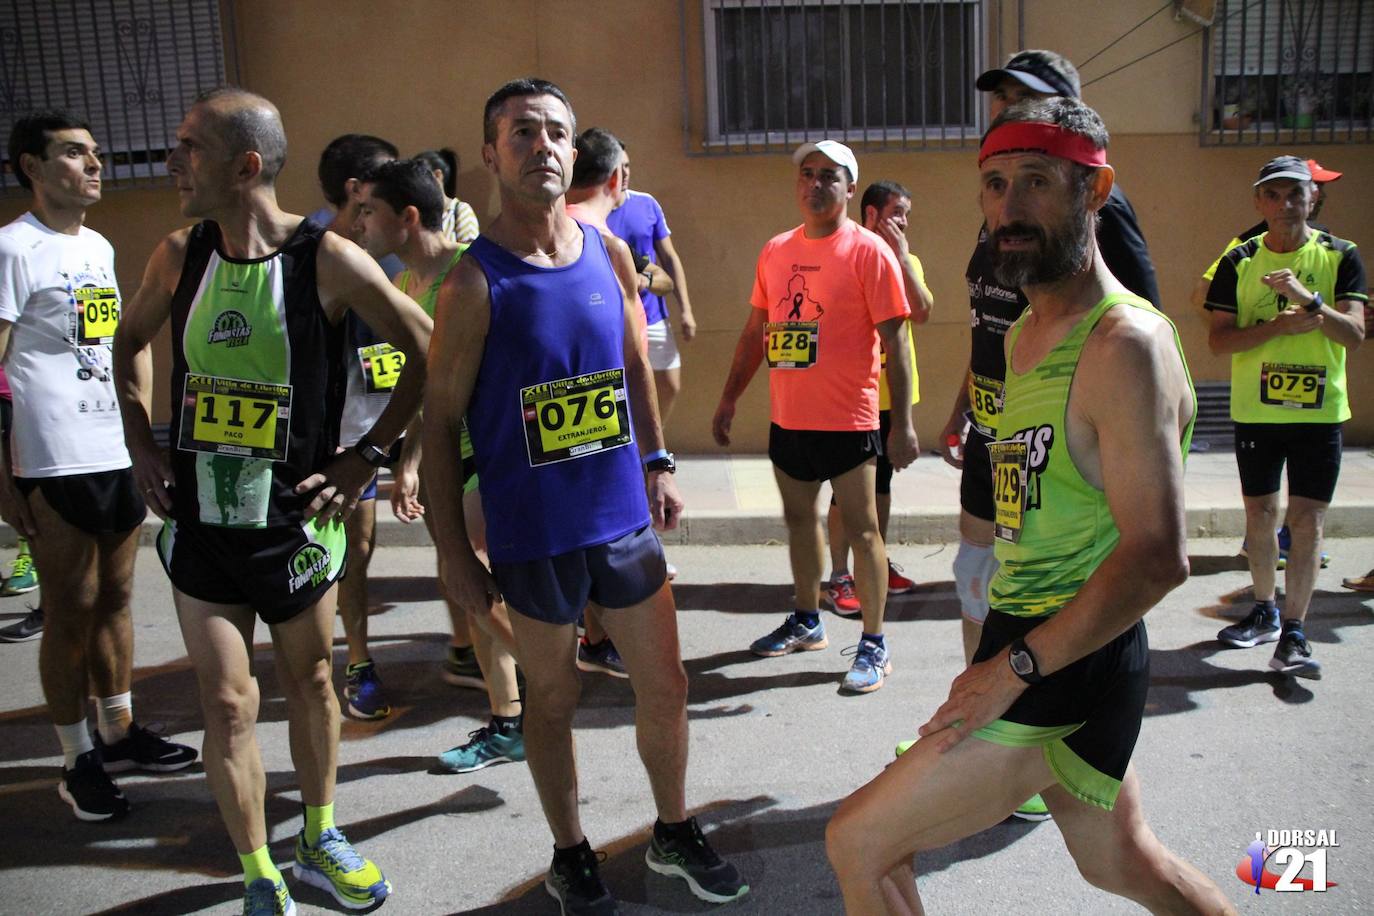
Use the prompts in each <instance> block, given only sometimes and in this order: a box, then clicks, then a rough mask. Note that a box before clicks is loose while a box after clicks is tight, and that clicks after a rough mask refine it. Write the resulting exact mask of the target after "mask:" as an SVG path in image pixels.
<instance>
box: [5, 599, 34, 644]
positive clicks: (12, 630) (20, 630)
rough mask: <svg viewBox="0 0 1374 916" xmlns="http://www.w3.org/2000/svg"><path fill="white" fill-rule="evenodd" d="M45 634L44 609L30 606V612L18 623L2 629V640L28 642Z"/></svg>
mask: <svg viewBox="0 0 1374 916" xmlns="http://www.w3.org/2000/svg"><path fill="white" fill-rule="evenodd" d="M42 635H43V609H42V608H41V607H33V608H29V613H28V615H27V616H25V617H24V619H23V620H20V621H18V622H16V623H12V624H10V625H9V626H7V627H4V628H2V629H0V642H28V641H29V640H30V639H37V638H38V637H40V636H42Z"/></svg>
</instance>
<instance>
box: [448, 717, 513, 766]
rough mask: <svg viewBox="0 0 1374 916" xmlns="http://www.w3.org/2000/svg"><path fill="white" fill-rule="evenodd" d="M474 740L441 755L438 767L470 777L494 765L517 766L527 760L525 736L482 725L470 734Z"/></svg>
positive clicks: (493, 726)
mask: <svg viewBox="0 0 1374 916" xmlns="http://www.w3.org/2000/svg"><path fill="white" fill-rule="evenodd" d="M468 737H469V738H471V739H472V740H471V741H469V742H468V743H467V744H462V745H459V746H458V747H455V748H450V749H449V750H447V751H444V752H443V753H442V754H440V755H439V766H441V767H443V768H444V769H445V770H448V771H449V772H450V773H471V772H472V771H473V770H480V769H482V768H483V767H489V766H491V765H492V764H494V763H518V762H520V761H521V760H524V759H525V735H524V733H523V732H520V731H513V732H503V731H502V730H501V729H500V728H498V727H497V726H495V725H483V726H482V727H481V728H479V729H477V731H475V732H468Z"/></svg>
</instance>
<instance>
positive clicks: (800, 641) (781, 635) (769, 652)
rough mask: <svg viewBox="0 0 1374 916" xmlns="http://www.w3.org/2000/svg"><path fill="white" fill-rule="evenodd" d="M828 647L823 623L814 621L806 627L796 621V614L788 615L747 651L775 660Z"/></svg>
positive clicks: (754, 642)
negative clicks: (780, 624)
mask: <svg viewBox="0 0 1374 916" xmlns="http://www.w3.org/2000/svg"><path fill="white" fill-rule="evenodd" d="M828 645H830V640H828V639H826V638H825V622H824V621H821V620H817V621H816V625H815V626H814V627H808V626H806V625H805V624H804V623H802V622H801V621H799V620H798V619H797V615H796V614H788V615H787V619H786V620H784V621H783V622H782V626H780V627H778V628H777V629H776V630H774V631H773V632H772V633H769V634H768V635H767V636H761V637H759V638H758V639H756V640H754V641H753V642H752V643H751V644H750V645H749V651H750V652H753V653H754V654H755V655H757V656H759V657H760V658H776V657H777V656H779V655H787V654H788V653H789V652H815V651H816V650H817V649H824V648H825V647H826V646H828Z"/></svg>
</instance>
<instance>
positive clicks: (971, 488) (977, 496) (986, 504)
mask: <svg viewBox="0 0 1374 916" xmlns="http://www.w3.org/2000/svg"><path fill="white" fill-rule="evenodd" d="M991 441H993V440H991V439H989V438H988V437H987V436H985V435H983V434H982V433H980V432H978V430H976V429H974V428H973V427H971V426H970V427H969V431H968V436H966V437H965V438H964V474H963V476H962V477H960V478H959V505H960V506H962V507H963V509H964V511H965V512H967V513H968V514H969V515H972V516H973V517H974V518H981V519H982V520H983V521H985V522H990V521H992V519H993V508H992V459H991V458H989V457H988V443H989V442H991Z"/></svg>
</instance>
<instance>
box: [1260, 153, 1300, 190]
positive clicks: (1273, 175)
mask: <svg viewBox="0 0 1374 916" xmlns="http://www.w3.org/2000/svg"><path fill="white" fill-rule="evenodd" d="M1279 178H1291V179H1292V180H1294V181H1311V180H1312V170H1311V169H1310V168H1308V167H1307V160H1306V159H1299V158H1298V157H1297V156H1275V157H1274V158H1273V159H1270V160H1269V161H1268V162H1266V163H1265V164H1264V165H1263V166H1262V167H1261V168H1260V173H1259V180H1258V181H1256V182H1255V184H1254V187H1257V188H1258V187H1259V186H1260V185H1262V184H1264V183H1265V182H1266V181H1274V180H1276V179H1279Z"/></svg>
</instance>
